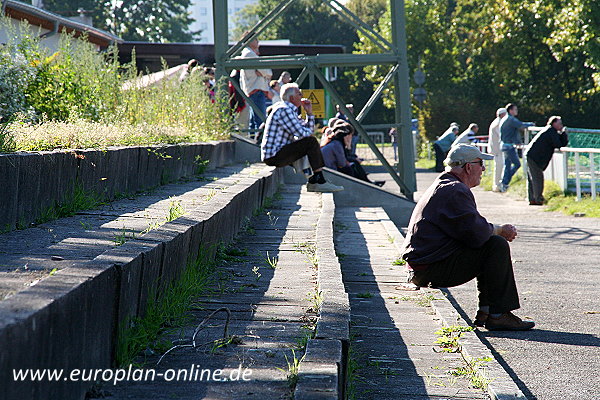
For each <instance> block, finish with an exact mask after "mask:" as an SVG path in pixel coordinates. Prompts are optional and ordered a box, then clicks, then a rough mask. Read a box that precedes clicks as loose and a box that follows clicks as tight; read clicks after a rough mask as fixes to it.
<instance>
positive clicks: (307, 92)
mask: <svg viewBox="0 0 600 400" xmlns="http://www.w3.org/2000/svg"><path fill="white" fill-rule="evenodd" d="M302 95H303V96H304V97H306V98H307V99H309V100H310V102H311V103H312V109H313V114H314V115H315V118H325V90H324V89H302ZM304 115H305V113H304V109H302V116H304Z"/></svg>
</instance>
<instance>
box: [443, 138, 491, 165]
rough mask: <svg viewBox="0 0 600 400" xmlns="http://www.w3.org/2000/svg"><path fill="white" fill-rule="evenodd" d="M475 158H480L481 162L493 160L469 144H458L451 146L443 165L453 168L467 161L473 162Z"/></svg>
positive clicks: (489, 155)
mask: <svg viewBox="0 0 600 400" xmlns="http://www.w3.org/2000/svg"><path fill="white" fill-rule="evenodd" d="M477 158H481V159H482V160H492V159H494V156H493V155H491V154H488V153H482V152H481V151H480V150H479V149H478V148H477V147H475V146H471V145H470V144H465V143H460V144H458V145H456V146H452V148H451V149H450V151H449V152H448V157H446V159H445V160H444V163H445V164H446V165H448V166H450V167H455V166H457V165H462V164H466V163H468V162H469V161H474V160H475V159H477Z"/></svg>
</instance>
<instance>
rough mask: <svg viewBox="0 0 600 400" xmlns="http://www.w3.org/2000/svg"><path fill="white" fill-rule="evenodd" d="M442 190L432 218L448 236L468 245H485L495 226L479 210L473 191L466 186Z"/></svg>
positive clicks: (433, 207) (473, 246) (433, 208)
mask: <svg viewBox="0 0 600 400" xmlns="http://www.w3.org/2000/svg"><path fill="white" fill-rule="evenodd" d="M441 190H442V191H441V192H440V193H439V197H438V199H439V201H438V203H439V204H432V210H433V215H432V216H431V218H435V219H436V221H435V224H436V225H438V227H439V228H440V229H442V230H443V231H444V233H446V234H447V235H448V236H450V237H452V238H454V239H456V240H457V241H459V242H461V243H463V244H464V245H466V246H468V247H472V248H478V247H481V246H483V244H484V243H485V242H486V241H487V240H488V239H489V238H490V236H491V235H492V233H493V228H494V226H493V225H492V224H490V223H489V222H488V221H487V220H486V219H485V218H484V217H483V216H482V215H481V214H479V211H477V206H476V204H475V198H474V197H473V194H472V193H471V191H470V190H469V189H468V188H466V187H465V188H464V189H460V188H458V189H457V188H450V187H447V188H445V189H441ZM435 214H437V216H436V215H435ZM425 217H428V216H426V215H425Z"/></svg>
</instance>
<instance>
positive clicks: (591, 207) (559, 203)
mask: <svg viewBox="0 0 600 400" xmlns="http://www.w3.org/2000/svg"><path fill="white" fill-rule="evenodd" d="M546 210H547V211H560V212H562V213H564V214H566V215H573V214H575V213H578V214H579V213H581V214H585V216H586V217H593V218H600V198H599V197H596V200H592V198H591V197H590V196H589V195H587V196H583V197H582V198H581V201H577V197H576V196H575V195H574V194H569V195H566V196H565V195H563V196H556V197H553V198H551V199H549V200H548V206H547V208H546Z"/></svg>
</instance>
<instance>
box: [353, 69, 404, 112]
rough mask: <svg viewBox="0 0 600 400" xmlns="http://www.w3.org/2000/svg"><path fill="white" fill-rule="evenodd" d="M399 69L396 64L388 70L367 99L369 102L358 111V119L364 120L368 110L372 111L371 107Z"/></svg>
mask: <svg viewBox="0 0 600 400" xmlns="http://www.w3.org/2000/svg"><path fill="white" fill-rule="evenodd" d="M397 69H398V66H397V65H394V66H393V67H392V69H391V70H390V72H388V74H387V75H386V77H385V78H384V79H383V81H382V82H381V83H380V84H379V87H377V89H376V90H375V92H374V93H373V94H372V95H371V97H370V98H369V100H368V101H367V104H365V106H364V107H363V109H362V110H361V111H360V113H358V116H357V117H356V120H357V121H359V122H362V120H363V119H364V118H365V117H366V116H367V114H368V112H369V111H371V108H373V106H374V105H375V102H376V101H377V99H379V97H380V96H381V93H383V90H384V89H385V88H386V87H387V85H388V84H389V83H390V81H391V80H392V77H394V74H395V73H396V70H397Z"/></svg>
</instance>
